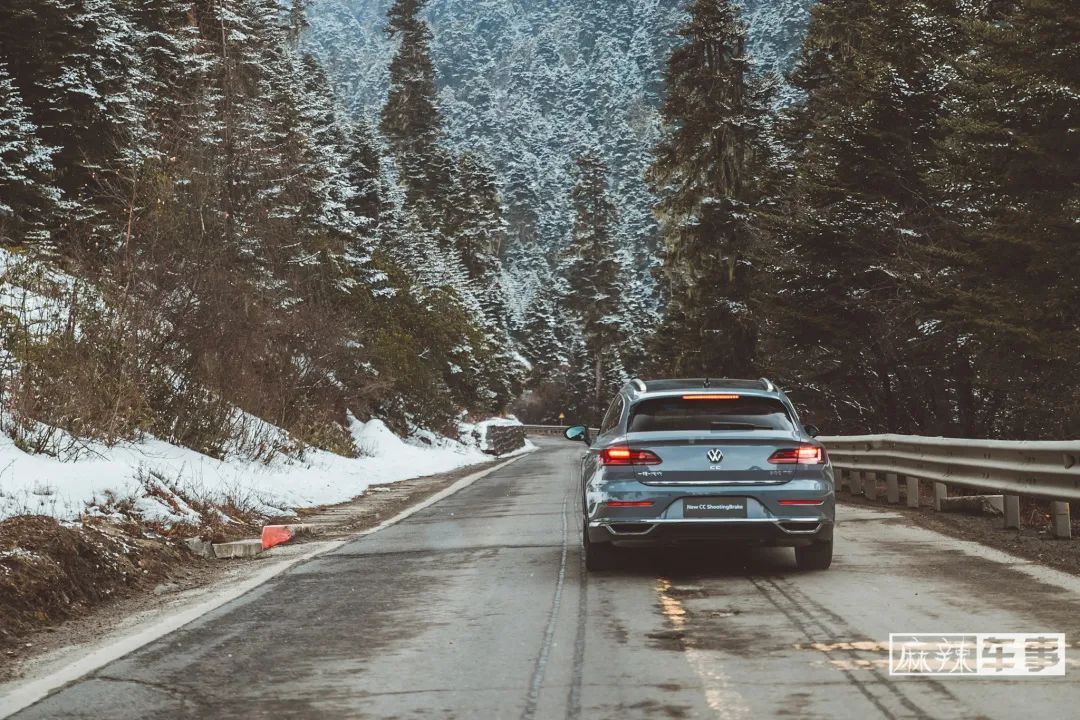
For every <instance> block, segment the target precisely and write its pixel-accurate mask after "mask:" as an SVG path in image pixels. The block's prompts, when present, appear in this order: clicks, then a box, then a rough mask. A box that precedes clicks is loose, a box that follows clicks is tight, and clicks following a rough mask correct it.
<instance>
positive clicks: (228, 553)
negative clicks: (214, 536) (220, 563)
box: [214, 538, 263, 560]
mask: <svg viewBox="0 0 1080 720" xmlns="http://www.w3.org/2000/svg"><path fill="white" fill-rule="evenodd" d="M262 551H263V541H262V540H260V539H258V538H253V539H250V540H237V541H235V542H227V543H214V557H216V558H217V559H218V560H226V559H229V560H231V559H236V558H253V557H255V556H256V555H258V554H259V553H261V552H262Z"/></svg>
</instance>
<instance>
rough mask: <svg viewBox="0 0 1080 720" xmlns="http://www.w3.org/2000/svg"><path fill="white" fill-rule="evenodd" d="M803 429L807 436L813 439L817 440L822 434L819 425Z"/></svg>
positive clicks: (804, 426)
mask: <svg viewBox="0 0 1080 720" xmlns="http://www.w3.org/2000/svg"><path fill="white" fill-rule="evenodd" d="M803 429H804V430H806V434H807V435H809V436H810V437H812V438H816V437H817V436H818V435H820V434H821V430H819V429H818V426H817V425H803Z"/></svg>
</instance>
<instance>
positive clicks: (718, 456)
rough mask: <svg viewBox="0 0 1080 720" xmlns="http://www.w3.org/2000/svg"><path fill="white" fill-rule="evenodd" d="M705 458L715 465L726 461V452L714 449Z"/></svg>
mask: <svg viewBox="0 0 1080 720" xmlns="http://www.w3.org/2000/svg"><path fill="white" fill-rule="evenodd" d="M705 457H707V458H708V459H709V462H711V463H712V464H713V465H715V464H716V463H718V462H720V461H721V460H723V459H724V451H723V450H721V449H720V448H713V449H712V450H710V451H709V452H708V454H707V455H706V456H705Z"/></svg>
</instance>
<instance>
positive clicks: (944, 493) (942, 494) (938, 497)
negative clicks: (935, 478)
mask: <svg viewBox="0 0 1080 720" xmlns="http://www.w3.org/2000/svg"><path fill="white" fill-rule="evenodd" d="M947 497H949V489H948V487H946V485H945V483H943V482H936V483H934V509H935V510H937V511H939V512H940V511H941V501H942V500H944V499H945V498H947Z"/></svg>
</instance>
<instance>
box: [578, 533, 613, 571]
mask: <svg viewBox="0 0 1080 720" xmlns="http://www.w3.org/2000/svg"><path fill="white" fill-rule="evenodd" d="M582 545H583V546H584V548H585V569H586V570H588V571H589V572H596V571H598V570H601V571H602V570H614V569H615V568H616V567H618V565H619V549H618V548H617V547H615V546H614V545H612V544H611V543H594V542H590V541H589V529H588V528H587V527H586V528H584V529H583V531H582Z"/></svg>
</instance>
